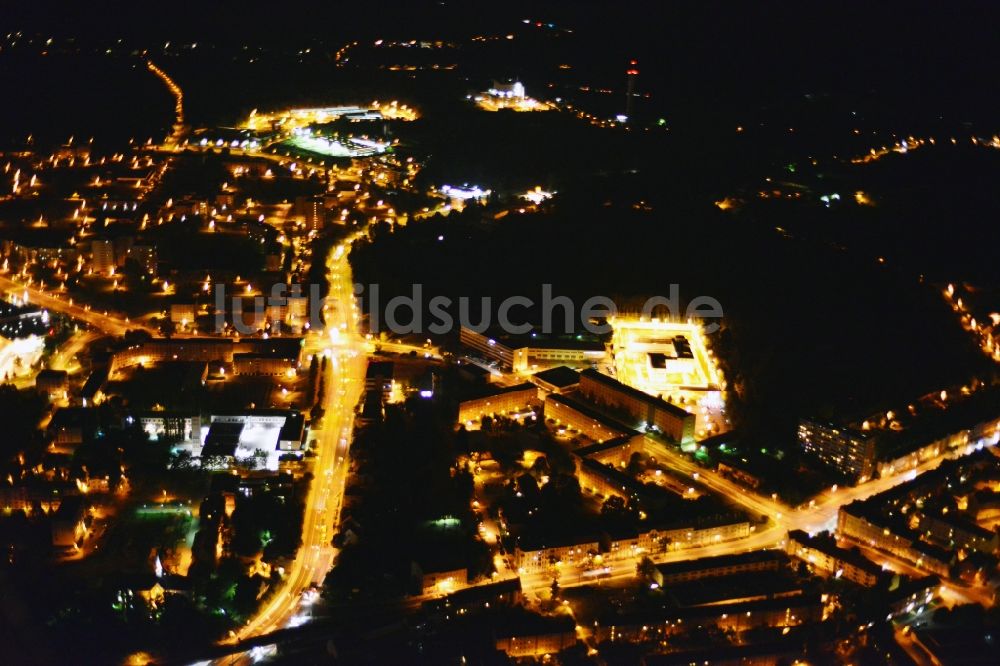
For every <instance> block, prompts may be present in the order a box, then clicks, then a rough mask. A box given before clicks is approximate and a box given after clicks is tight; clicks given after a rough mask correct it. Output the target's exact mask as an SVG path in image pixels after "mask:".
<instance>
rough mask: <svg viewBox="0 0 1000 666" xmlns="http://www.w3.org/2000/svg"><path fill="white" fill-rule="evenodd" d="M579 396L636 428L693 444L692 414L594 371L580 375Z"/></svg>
mask: <svg viewBox="0 0 1000 666" xmlns="http://www.w3.org/2000/svg"><path fill="white" fill-rule="evenodd" d="M580 394H581V395H583V396H585V397H586V398H587V399H588V400H589V401H590V402H592V403H594V404H595V405H597V407H598V408H599V409H601V410H603V411H605V412H607V411H612V412H614V413H615V414H617V415H621V416H623V417H625V418H628V419H629V420H630V421H631V422H632V423H631V424H627V425H634V427H636V428H639V429H653V430H658V431H659V432H661V433H663V435H664V436H666V437H669V438H671V439H672V440H673V441H675V442H677V443H679V444H683V443H688V442H692V441H694V420H695V417H694V414H691V413H690V412H688V411H686V410H684V409H682V408H680V407H678V406H677V405H671V404H670V403H668V402H666V401H665V400H662V399H660V398H654V397H653V396H651V395H649V394H647V393H643V392H642V391H639V390H638V389H634V388H632V387H631V386H626V385H625V384H622V383H621V382H619V381H618V380H616V379H612V378H611V377H608V376H607V375H604V374H601V373H600V372H598V371H597V370H592V369H591V370H584V371H583V372H581V373H580Z"/></svg>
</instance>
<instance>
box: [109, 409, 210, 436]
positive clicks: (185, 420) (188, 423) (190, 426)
mask: <svg viewBox="0 0 1000 666" xmlns="http://www.w3.org/2000/svg"><path fill="white" fill-rule="evenodd" d="M135 421H138V422H139V427H140V428H142V430H143V432H145V433H146V435H147V436H148V437H149V440H150V441H151V442H155V441H160V440H165V441H176V442H184V443H195V442H199V441H200V438H201V415H199V414H197V413H188V412H144V413H141V414H139V415H137V416H128V417H126V418H125V422H126V424H129V423H134V422H135Z"/></svg>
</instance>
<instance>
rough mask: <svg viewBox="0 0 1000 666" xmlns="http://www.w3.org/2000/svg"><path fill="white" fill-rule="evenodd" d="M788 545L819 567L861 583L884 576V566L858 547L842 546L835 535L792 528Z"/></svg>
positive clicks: (792, 552) (868, 583) (790, 550)
mask: <svg viewBox="0 0 1000 666" xmlns="http://www.w3.org/2000/svg"><path fill="white" fill-rule="evenodd" d="M786 549H787V551H788V554H789V555H791V556H792V557H797V558H799V559H800V560H802V561H803V562H807V563H808V564H810V565H811V566H812V567H813V568H814V569H815V570H816V571H822V572H823V573H825V574H827V575H830V576H834V577H836V578H843V579H845V580H849V581H851V582H853V583H857V584H858V585H863V586H865V587H873V586H874V585H876V584H877V583H878V582H879V581H880V580H881V579H882V577H883V571H882V568H881V567H879V566H878V565H877V564H875V563H873V562H872V561H871V560H869V559H867V558H866V557H864V556H863V555H861V554H860V553H858V552H856V551H850V550H846V549H844V548H840V547H839V546H837V542H836V541H835V540H834V539H833V537H826V538H823V537H822V535H821V536H819V537H812V536H809V534H807V533H806V532H803V531H802V530H790V531H789V532H788V542H787V546H786Z"/></svg>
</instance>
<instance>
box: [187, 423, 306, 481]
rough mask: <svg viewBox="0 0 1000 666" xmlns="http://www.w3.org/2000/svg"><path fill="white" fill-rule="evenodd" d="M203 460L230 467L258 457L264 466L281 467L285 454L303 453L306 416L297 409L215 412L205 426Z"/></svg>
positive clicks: (202, 449) (200, 453) (270, 468)
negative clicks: (280, 463) (241, 461)
mask: <svg viewBox="0 0 1000 666" xmlns="http://www.w3.org/2000/svg"><path fill="white" fill-rule="evenodd" d="M202 430H203V440H202V447H201V450H200V451H198V453H197V455H199V456H200V457H201V459H202V461H203V463H204V462H205V461H207V460H209V459H213V460H212V462H213V463H217V462H221V463H222V464H223V465H224V466H225V467H231V466H232V465H233V464H235V463H236V461H238V460H244V459H247V458H253V457H259V458H260V459H261V463H262V466H263V467H264V468H266V469H269V470H272V471H273V470H276V469H278V463H279V459H280V457H281V456H282V455H284V454H295V455H299V456H300V455H301V454H302V447H303V445H304V444H305V442H306V428H305V417H304V416H303V414H302V413H301V412H298V411H295V410H253V411H248V412H243V413H239V414H222V415H212V416H210V417H209V421H208V426H207V427H203V428H202Z"/></svg>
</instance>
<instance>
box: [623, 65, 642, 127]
mask: <svg viewBox="0 0 1000 666" xmlns="http://www.w3.org/2000/svg"><path fill="white" fill-rule="evenodd" d="M638 64H639V63H638V62H636V61H635V60H631V61H629V67H628V70H627V71H626V72H625V75H626V76H627V77H628V80H627V85H626V87H625V120H628V119H629V118H631V117H632V110H633V100H634V99H635V79H636V77H637V76H639V69H638V68H637V67H636V65H638Z"/></svg>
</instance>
